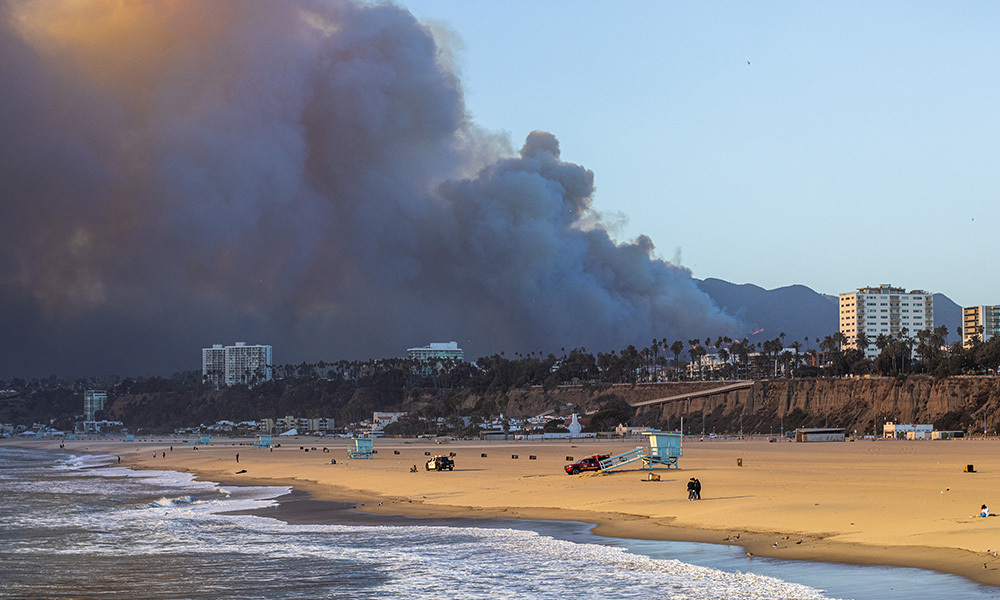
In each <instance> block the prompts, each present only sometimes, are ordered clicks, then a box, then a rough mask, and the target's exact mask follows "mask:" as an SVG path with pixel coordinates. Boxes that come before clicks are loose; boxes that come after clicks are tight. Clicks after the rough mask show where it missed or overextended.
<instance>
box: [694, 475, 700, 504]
mask: <svg viewBox="0 0 1000 600" xmlns="http://www.w3.org/2000/svg"><path fill="white" fill-rule="evenodd" d="M694 497H695V500H701V481H699V480H698V478H697V477H695V479H694Z"/></svg>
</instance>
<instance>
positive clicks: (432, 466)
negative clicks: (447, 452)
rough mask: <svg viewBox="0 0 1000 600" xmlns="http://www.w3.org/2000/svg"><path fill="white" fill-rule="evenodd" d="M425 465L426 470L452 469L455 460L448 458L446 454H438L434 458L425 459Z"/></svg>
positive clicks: (453, 468)
mask: <svg viewBox="0 0 1000 600" xmlns="http://www.w3.org/2000/svg"><path fill="white" fill-rule="evenodd" d="M426 467H427V470H428V471H444V470H448V471H454V470H455V461H453V460H452V459H450V458H448V457H447V456H441V455H440V454H438V455H437V456H435V457H434V458H432V459H430V460H428V461H427V465H426Z"/></svg>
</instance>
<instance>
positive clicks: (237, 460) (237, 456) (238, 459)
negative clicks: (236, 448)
mask: <svg viewBox="0 0 1000 600" xmlns="http://www.w3.org/2000/svg"><path fill="white" fill-rule="evenodd" d="M236 462H240V453H239V452H237V453H236Z"/></svg>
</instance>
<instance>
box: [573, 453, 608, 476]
mask: <svg viewBox="0 0 1000 600" xmlns="http://www.w3.org/2000/svg"><path fill="white" fill-rule="evenodd" d="M606 458H608V455H607V454H595V455H593V456H588V457H587V458H582V459H580V460H578V461H576V462H575V463H572V464H569V465H566V474H567V475H579V474H580V472H581V471H600V470H601V461H602V460H604V459H606Z"/></svg>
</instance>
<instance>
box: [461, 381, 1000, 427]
mask: <svg viewBox="0 0 1000 600" xmlns="http://www.w3.org/2000/svg"><path fill="white" fill-rule="evenodd" d="M734 383H738V382H733V381H703V382H676V383H674V382H665V383H647V384H631V385H630V384H625V385H603V386H594V385H580V386H560V387H559V388H556V389H552V390H543V389H542V388H540V387H536V388H532V389H528V390H525V389H520V390H511V391H510V392H508V393H507V397H506V406H505V407H504V408H505V409H506V412H507V414H511V415H529V414H538V413H540V412H543V411H544V410H546V409H555V408H561V407H565V406H568V405H576V406H577V407H578V409H579V411H580V412H585V413H586V412H592V411H596V410H599V409H601V408H602V407H603V406H606V405H607V404H608V402H609V401H613V400H616V399H621V400H624V402H626V403H628V404H630V405H633V406H634V405H638V404H643V403H645V404H644V405H642V406H638V407H636V417H635V419H634V421H635V422H634V423H633V425H635V424H638V425H645V426H661V427H667V428H671V429H676V428H678V427H680V419H681V418H682V417H683V418H684V419H685V430H686V431H687V432H689V433H694V432H696V431H697V432H700V431H702V429H703V428H704V430H705V431H706V432H711V431H718V432H720V433H722V432H733V431H743V432H745V433H777V432H780V431H781V430H784V431H788V430H789V429H794V428H796V427H814V426H815V427H846V428H848V429H850V430H852V431H856V432H857V434H858V435H863V434H871V433H873V432H876V431H877V433H878V434H879V435H881V427H882V424H883V423H885V422H886V421H896V422H904V423H933V424H934V425H935V427H936V428H937V429H942V430H972V431H978V432H982V431H983V428H984V427H985V428H986V430H987V431H988V432H990V433H993V432H995V431H997V430H998V428H1000V378H997V377H985V376H984V377H975V376H974V377H949V378H945V379H934V378H930V377H917V376H913V377H908V378H905V379H902V378H890V377H884V378H883V377H879V378H870V379H846V378H804V379H777V380H757V381H753V382H745V384H746V385H744V386H742V389H733V388H736V387H740V386H734V385H733V384H734ZM713 390H720V391H719V392H717V393H712V392H713ZM660 399H662V401H661V402H651V401H654V400H660ZM474 400H475V398H474V397H469V398H467V399H466V401H474ZM703 425H704V427H703Z"/></svg>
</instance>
